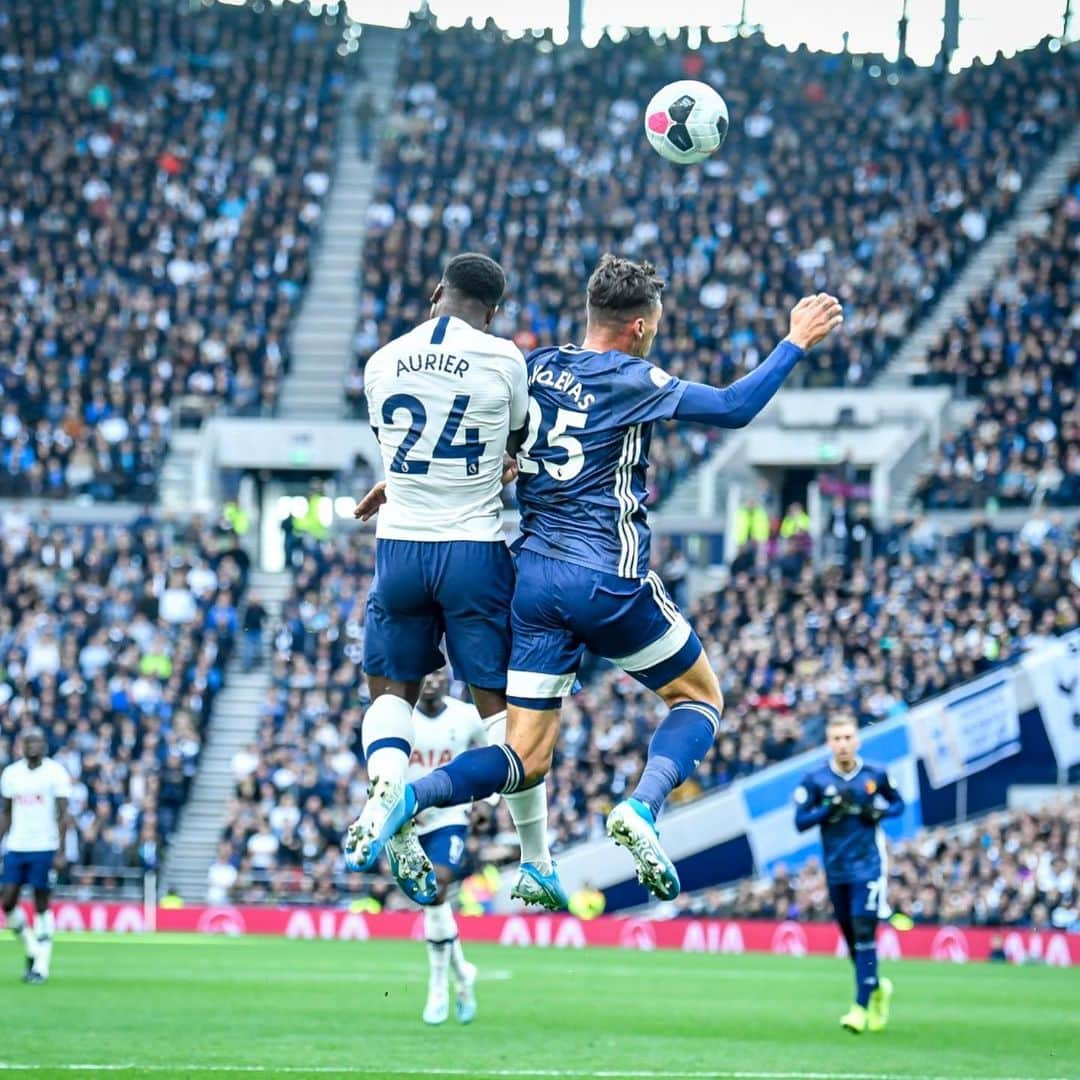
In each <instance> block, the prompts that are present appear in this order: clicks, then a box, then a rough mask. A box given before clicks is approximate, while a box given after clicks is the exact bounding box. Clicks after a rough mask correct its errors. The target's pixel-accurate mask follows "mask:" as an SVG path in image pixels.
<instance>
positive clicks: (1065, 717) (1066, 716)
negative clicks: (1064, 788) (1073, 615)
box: [1024, 630, 1080, 769]
mask: <svg viewBox="0 0 1080 1080" xmlns="http://www.w3.org/2000/svg"><path fill="white" fill-rule="evenodd" d="M1024 670H1025V672H1026V673H1027V676H1028V678H1029V679H1030V680H1031V691H1032V693H1033V694H1034V695H1035V701H1036V703H1037V704H1038V706H1039V712H1040V713H1041V714H1042V718H1043V725H1044V726H1045V728H1046V735H1047V737H1048V738H1049V740H1050V745H1051V746H1052V747H1053V748H1054V757H1055V758H1057V763H1058V767H1059V768H1062V769H1068V768H1070V767H1071V766H1072V765H1075V764H1076V763H1077V762H1078V761H1080V630H1076V631H1074V632H1073V633H1071V634H1067V635H1066V636H1065V637H1063V638H1062V639H1061V640H1060V641H1056V642H1054V644H1053V645H1051V646H1050V647H1049V648H1046V649H1043V650H1041V651H1040V652H1037V653H1035V654H1034V655H1033V656H1030V657H1028V658H1027V659H1026V660H1025V661H1024Z"/></svg>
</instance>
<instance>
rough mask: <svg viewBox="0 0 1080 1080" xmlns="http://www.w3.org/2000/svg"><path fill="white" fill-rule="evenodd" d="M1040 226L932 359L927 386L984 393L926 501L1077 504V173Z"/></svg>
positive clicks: (931, 476)
mask: <svg viewBox="0 0 1080 1080" xmlns="http://www.w3.org/2000/svg"><path fill="white" fill-rule="evenodd" d="M1044 224H1045V226H1046V227H1045V231H1042V232H1034V233H1030V234H1028V235H1025V236H1023V237H1021V239H1020V241H1019V243H1018V245H1017V248H1016V252H1015V254H1014V255H1013V258H1012V260H1011V262H1010V264H1009V267H1008V270H1007V271H1006V272H1005V273H1004V274H1002V275H1000V276H999V277H998V278H997V279H996V281H995V282H994V285H993V288H992V289H990V290H988V291H987V292H985V293H983V294H981V295H979V296H977V297H976V298H975V299H974V300H972V301H971V303H970V304H969V306H968V309H967V311H966V312H965V314H964V315H963V316H962V317H960V318H958V319H956V320H955V322H954V323H953V325H952V327H950V329H949V330H948V331H947V332H946V333H945V334H944V335H943V336H942V338H941V339H940V340H939V341H938V342H937V344H936V346H935V347H934V349H933V350H932V351H931V354H930V356H929V358H928V359H929V367H930V371H929V372H928V374H927V375H926V376H924V377H923V380H922V381H924V382H929V383H933V384H941V383H946V384H951V385H953V386H955V387H958V388H962V389H963V390H966V391H967V392H969V393H971V394H973V395H978V396H980V397H981V398H982V400H981V402H980V404H979V408H978V412H977V413H976V415H975V419H974V421H973V422H972V424H971V425H970V426H969V427H967V428H965V429H964V430H962V431H961V432H959V433H958V434H956V435H954V436H952V437H951V438H948V439H946V440H945V441H944V443H943V444H942V445H941V447H940V448H939V449H938V451H937V454H936V455H935V457H934V461H933V463H932V465H931V466H930V468H929V469H928V471H927V473H926V475H925V476H924V477H923V478H922V480H921V482H920V484H919V487H918V489H917V491H916V498H918V499H920V500H921V501H922V502H923V504H924V505H925V506H927V507H929V508H934V509H955V508H969V507H983V506H986V505H987V503H988V502H991V501H993V502H996V503H997V504H998V505H1000V506H1026V505H1029V504H1031V503H1032V502H1036V503H1040V502H1041V503H1045V504H1046V505H1049V506H1076V505H1078V504H1080V409H1078V407H1077V394H1078V392H1080V366H1078V364H1077V355H1078V353H1080V320H1078V318H1077V310H1078V306H1077V300H1078V296H1080V293H1078V285H1077V280H1076V269H1075V268H1076V261H1077V255H1078V246H1080V171H1076V172H1074V173H1073V174H1072V176H1071V177H1070V178H1069V184H1068V188H1067V190H1066V191H1065V192H1063V193H1062V197H1061V199H1060V200H1059V202H1058V203H1057V205H1056V206H1055V207H1053V208H1052V210H1051V211H1050V212H1049V214H1048V220H1047V221H1046V222H1045V223H1044Z"/></svg>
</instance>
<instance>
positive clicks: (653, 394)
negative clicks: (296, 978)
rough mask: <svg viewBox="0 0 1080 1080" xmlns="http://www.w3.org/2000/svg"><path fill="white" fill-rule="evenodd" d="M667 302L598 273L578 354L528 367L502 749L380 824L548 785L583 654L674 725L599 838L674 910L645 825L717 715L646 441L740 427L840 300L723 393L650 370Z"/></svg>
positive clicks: (389, 831) (439, 779)
mask: <svg viewBox="0 0 1080 1080" xmlns="http://www.w3.org/2000/svg"><path fill="white" fill-rule="evenodd" d="M662 289H663V282H662V281H660V280H659V279H658V278H657V277H656V275H655V273H654V271H653V268H652V267H651V266H650V265H649V264H648V263H641V264H637V263H633V262H631V261H629V260H626V259H619V258H616V257H615V256H613V255H605V256H604V257H603V258H602V259H601V261H600V265H599V266H598V267H597V269H596V271H595V272H594V273H593V275H592V277H591V278H590V279H589V285H588V306H587V313H588V325H587V328H586V333H585V340H584V342H583V343H582V345H581V346H580V347H579V346H573V345H567V346H564V347H562V348H547V349H540V350H537V351H536V352H534V353H532V354H531V355H530V356H529V357H528V360H527V363H528V372H529V408H528V428H527V433H526V437H525V442H524V444H523V446H522V449H521V452H520V454H519V455H518V472H519V476H518V498H519V503H520V507H521V526H522V534H523V535H522V539H521V541H520V544H519V549H518V550H519V554H518V558H517V565H516V569H517V584H516V586H515V590H514V599H513V604H512V608H511V630H512V644H511V657H510V671H509V672H508V675H507V701H508V703H509V719H508V731H507V736H508V738H507V741H508V746H507V747H500V748H484V749H478V750H470V751H468V752H467V753H465V754H462V755H461V756H460V757H459V758H457V759H456V760H455V761H453V762H451V763H450V764H449V765H448V766H446V767H445V768H441V769H436V770H435V771H434V772H432V773H431V774H429V775H428V776H426V777H423V778H422V779H420V780H418V781H417V782H416V783H415V784H412V785H410V787H411V788H412V796H413V797H412V798H411V799H409V800H404V799H403V800H402V802H401V804H399V806H398V808H396V810H395V811H394V812H393V813H391V814H389V815H387V817H386V819H385V820H384V822H383V826H384V833H383V835H384V836H385V837H387V838H388V837H389V836H390V835H393V833H394V832H395V831H396V829H397V828H398V827H399V826H400V825H401V824H402V823H403V822H404V821H405V820H406V819H407V816H408V810H407V808H406V806H405V803H406V801H408V802H409V803H412V804H414V805H415V807H416V808H418V809H423V808H424V807H427V806H447V805H454V804H456V803H460V802H467V801H470V800H473V799H477V798H483V797H485V796H487V795H489V794H491V793H493V792H496V791H501V792H512V791H517V790H519V789H520V788H521V787H524V786H527V785H529V784H532V783H536V781H537V780H539V779H541V778H543V777H544V776H546V775H547V772H548V770H549V769H550V767H551V761H552V755H553V753H554V749H555V743H556V740H557V738H558V733H559V713H560V709H561V705H562V699H563V697H564V696H566V695H567V694H568V693H570V692H571V690H572V687H573V684H574V680H575V676H576V674H577V668H578V664H579V662H580V659H581V656H582V653H583V651H584V650H585V649H586V648H588V649H589V650H590V651H592V652H594V653H596V654H597V655H600V656H605V657H608V658H610V659H611V660H613V661H614V662H615V663H617V664H619V665H620V666H622V667H623V668H624V669H625V670H626V671H628V672H629V673H631V674H632V675H634V677H635V678H637V679H638V680H639V681H640V682H642V683H643V684H644V685H646V686H648V687H649V688H650V689H652V690H654V691H656V693H657V694H659V696H660V697H661V698H662V699H663V701H664V703H665V704H666V705H667V706H668V708H669V710H670V711H669V713H668V715H667V716H666V717H665V719H664V720H663V722H662V723H661V724H660V726H659V728H658V729H657V731H656V733H655V734H654V736H653V739H652V741H651V743H650V745H649V755H648V762H647V764H646V766H645V770H644V772H643V773H642V776H641V779H640V781H639V783H638V785H637V788H636V789H635V791H634V793H633V795H632V797H631V798H629V799H626V800H624V801H623V802H621V803H619V804H618V805H617V806H616V807H615V808H614V809H613V810H612V812H611V814H610V815H609V817H608V822H607V828H608V833H609V835H610V836H612V838H613V839H614V840H615V841H616V842H617V843H618V844H620V845H622V846H623V847H626V848H627V849H628V850H629V852H630V853H631V855H632V856H633V858H634V862H635V867H636V871H637V875H638V877H639V879H640V880H641V881H642V882H643V883H644V884H645V885H646V886H647V887H648V888H649V889H650V890H651V891H652V892H653V893H654V894H655V895H657V896H659V897H661V898H664V899H670V898H672V897H674V896H676V895H678V892H679V879H678V874H677V873H676V871H675V866H674V864H673V863H672V861H671V860H670V859H669V858H668V856H667V854H666V853H665V852H664V851H663V849H662V848H661V846H660V844H659V840H658V837H657V831H656V817H657V815H658V813H659V811H660V807H661V806H662V805H663V802H664V800H665V799H666V798H667V795H668V794H669V793H670V792H671V791H672V790H673V789H674V788H675V787H677V786H678V785H679V784H681V783H682V782H683V781H684V780H685V779H686V778H687V777H688V776H689V775H690V774H691V773H692V772H693V770H694V769H695V768H696V766H697V765H698V764H699V763H700V762H701V760H702V758H704V757H705V755H706V753H708V751H709V748H710V747H711V746H712V744H713V740H714V739H715V737H716V734H717V731H718V729H719V724H720V713H721V710H722V708H723V698H722V696H721V693H720V686H719V682H718V681H717V678H716V675H715V673H714V672H713V670H712V668H711V667H710V666H709V663H708V661H707V659H706V657H705V654H704V652H703V650H702V647H701V642H700V641H699V640H698V638H697V635H696V634H695V633H694V632H693V630H692V629H691V627H690V625H689V624H688V623H687V622H686V620H685V619H684V618H683V617H682V615H681V614H680V613H679V611H678V609H677V607H676V606H675V604H674V602H673V601H672V600H671V598H670V597H669V596H668V595H667V593H666V592H665V590H664V587H663V585H662V584H661V583H660V581H659V579H658V578H657V577H656V576H655V575H654V574H650V573H649V571H648V565H649V528H648V524H647V516H646V511H645V505H644V504H645V495H646V476H647V472H648V464H649V460H648V451H649V440H650V437H651V433H652V425H653V424H654V423H655V422H656V421H657V420H669V419H676V420H682V421H690V422H696V423H701V424H707V425H710V426H713V427H727V428H736V427H742V426H744V425H746V424H748V423H749V422H750V421H751V420H752V419H753V418H754V417H755V416H756V415H757V414H758V413H759V412H760V411H761V409H762V408H764V406H765V405H766V403H767V402H768V401H769V400H770V399H771V398H772V397H773V395H774V394H775V393H776V391H777V390H778V389H779V388H780V386H781V384H782V383H783V381H784V378H785V377H786V376H787V375H788V373H789V372H790V371H791V370H792V369H793V368H794V367H795V365H796V364H797V363H798V361H799V360H800V358H801V357H802V356H803V353H804V352H805V350H806V349H809V348H810V347H812V346H813V345H815V344H817V343H818V342H819V341H821V340H822V339H823V338H824V337H825V336H826V335H828V334H829V333H830V332H831V331H832V330H833V329H835V328H836V327H837V326H839V325H840V323H841V322H842V321H843V317H842V313H841V309H840V304H839V302H838V301H837V300H836V299H835V298H834V297H831V296H827V295H825V294H819V295H818V296H814V297H807V298H805V299H803V300H801V301H800V302H799V303H798V305H796V307H795V308H794V310H793V311H792V314H791V327H790V332H789V334H788V337H787V338H786V339H785V340H784V341H782V342H781V343H780V344H779V345H778V346H777V347H776V349H775V350H774V351H773V352H772V354H771V355H770V356H769V357H768V358H767V359H766V360H765V361H763V362H762V363H761V364H760V365H759V366H758V367H757V368H756V369H755V370H754V371H753V372H751V373H750V374H749V375H747V376H745V377H744V378H742V379H740V380H739V381H738V382H736V383H734V384H733V385H731V386H729V387H726V388H724V389H718V388H716V387H712V386H706V385H703V384H700V383H690V382H684V381H683V380H681V379H676V378H673V377H671V376H669V375H668V374H666V373H665V372H664V371H662V370H661V369H660V368H658V367H655V366H653V365H652V364H650V363H649V362H648V361H647V360H645V356H646V355H647V354H648V352H649V349H650V348H651V346H652V343H653V340H654V338H655V337H656V333H657V329H658V328H659V324H660V317H661V314H662V311H663V305H662V304H661V299H660V297H661V291H662Z"/></svg>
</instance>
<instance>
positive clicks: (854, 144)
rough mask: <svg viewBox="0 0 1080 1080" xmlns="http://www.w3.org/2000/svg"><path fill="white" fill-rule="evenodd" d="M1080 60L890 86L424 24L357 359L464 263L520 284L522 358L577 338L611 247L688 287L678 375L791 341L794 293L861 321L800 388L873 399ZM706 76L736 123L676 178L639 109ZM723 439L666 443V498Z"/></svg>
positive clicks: (403, 88)
mask: <svg viewBox="0 0 1080 1080" xmlns="http://www.w3.org/2000/svg"><path fill="white" fill-rule="evenodd" d="M1075 61H1076V53H1075V51H1066V52H1065V53H1064V54H1061V55H1058V56H1056V57H1055V58H1054V61H1053V63H1047V62H1046V52H1045V49H1044V48H1039V49H1035V50H1033V51H1031V52H1028V53H1022V54H1020V55H1018V56H1017V57H1015V58H1014V59H1012V60H1008V61H1001V62H999V63H997V64H994V65H993V66H990V67H983V66H981V65H979V64H976V65H975V66H974V67H973V68H971V69H969V70H967V71H965V72H963V73H962V74H960V75H958V76H954V77H953V76H949V77H945V78H942V77H940V76H938V75H937V74H935V73H932V72H929V71H914V70H912V71H904V72H903V73H902V74H900V75H898V76H897V75H894V74H890V75H889V76H888V77H886V76H885V73H884V71H883V68H882V67H881V66H880V65H875V64H873V63H872V60H871V59H867V58H861V57H860V58H856V59H852V58H848V57H842V56H840V57H838V56H831V55H824V54H811V53H809V52H806V51H800V52H796V53H794V54H791V53H788V52H786V51H783V50H780V49H774V48H771V47H769V46H768V45H766V44H765V43H764V41H763V40H762V39H761V38H760V37H752V38H747V39H736V40H734V41H731V42H727V43H724V44H722V45H716V46H714V45H706V46H704V47H703V48H702V50H701V51H700V52H697V53H690V52H688V51H687V50H686V49H685V48H683V47H681V46H680V47H677V48H673V47H672V46H671V44H661V43H657V42H653V41H652V40H651V39H650V38H649V37H648V36H647V35H643V34H639V35H632V36H631V38H630V39H629V41H627V42H625V43H623V44H613V43H610V42H606V43H604V44H601V45H600V46H599V47H598V48H596V49H592V50H586V51H584V52H581V53H578V54H577V55H576V56H570V55H568V54H566V53H564V52H559V51H552V49H551V47H550V44H548V43H546V42H543V41H540V42H537V41H535V40H531V39H528V38H526V39H524V40H522V41H519V42H510V41H506V40H503V39H501V37H500V36H498V35H496V34H494V33H492V32H487V31H477V30H472V29H468V28H466V29H462V30H449V31H444V32H438V33H436V32H435V31H434V30H433V29H429V30H423V29H421V30H419V31H417V32H414V34H413V36H412V37H411V38H410V39H409V41H408V43H407V45H406V48H405V50H404V53H403V56H402V61H401V65H400V71H401V85H400V88H399V97H398V102H397V108H396V111H395V113H394V114H393V116H392V117H391V134H390V136H389V137H388V146H387V148H386V150H385V152H384V155H383V168H382V174H381V183H380V190H379V192H378V194H377V196H376V198H375V201H374V202H373V204H372V206H371V208H370V216H369V222H368V239H367V241H366V247H365V258H364V270H363V280H362V298H361V308H360V313H359V319H358V326H357V334H356V342H355V347H356V351H357V355H358V358H359V361H360V365H361V367H362V364H363V361H364V360H366V358H367V357H368V356H369V355H370V354H371V352H372V351H373V350H374V349H375V348H376V347H377V345H378V344H379V343H381V342H384V341H386V340H387V339H389V338H390V337H392V336H394V335H396V334H399V333H401V332H402V331H404V330H405V329H406V328H408V327H409V326H411V325H415V323H416V322H417V321H420V320H422V319H423V318H424V317H426V310H427V308H426V302H427V297H428V296H429V293H430V289H431V285H432V282H433V281H434V280H435V279H436V277H437V275H438V273H439V270H440V267H441V263H442V261H444V259H445V258H446V255H447V253H448V252H453V251H457V250H461V249H466V248H475V249H479V250H483V251H487V252H490V253H491V254H493V255H495V256H496V257H498V258H500V259H501V260H502V261H503V263H504V264H505V265H506V267H507V269H508V271H509V274H510V295H509V297H508V301H507V303H506V304H505V305H504V310H503V313H502V314H501V316H500V317H499V318H498V320H497V322H496V327H495V329H496V330H497V331H498V332H501V333H503V334H505V335H507V336H512V337H514V338H515V340H517V341H518V343H519V344H520V345H521V346H522V348H523V349H526V350H527V349H528V348H531V347H533V346H535V345H537V344H546V343H550V342H553V341H567V340H570V339H574V338H578V337H580V331H581V328H582V325H583V307H584V305H583V299H584V297H583V292H584V289H583V286H584V282H585V280H586V278H587V276H588V274H589V272H590V270H591V268H592V266H593V264H594V263H595V262H596V259H597V257H598V256H599V254H600V253H601V252H603V251H604V250H606V249H609V248H611V249H615V250H617V251H618V252H619V253H620V254H626V255H632V256H639V257H648V258H650V259H652V260H653V261H654V262H656V263H657V264H658V265H659V266H660V268H661V270H662V272H663V274H664V275H665V277H666V278H667V279H668V280H669V282H670V288H669V290H668V294H667V295H668V298H669V299H668V315H667V320H666V326H665V328H664V330H663V333H662V335H661V342H660V344H659V346H658V347H657V350H656V359H657V360H658V361H659V362H660V363H662V364H663V365H664V366H665V367H667V368H668V369H669V370H670V371H671V372H673V373H674V374H678V375H684V376H688V377H693V378H699V379H709V380H711V381H713V382H721V383H724V382H728V381H730V380H731V379H732V378H733V377H735V376H736V375H738V374H740V373H741V372H743V371H744V370H746V369H748V368H750V367H752V366H754V364H756V363H757V362H758V360H760V358H761V357H762V356H763V355H764V352H766V351H767V350H768V349H769V348H771V347H772V345H773V344H774V343H775V342H776V341H777V340H779V338H780V337H782V336H783V334H784V333H785V332H786V311H787V307H788V305H789V304H790V303H791V302H792V301H793V300H794V299H795V298H797V297H798V296H800V295H802V294H804V293H806V292H816V291H818V290H819V289H821V288H826V287H828V288H830V289H832V290H834V291H836V292H837V293H838V294H839V295H840V297H841V298H842V299H843V300H844V302H845V304H846V305H847V308H848V317H847V323H846V326H845V330H844V333H843V334H842V335H840V336H839V337H838V338H837V339H836V344H830V345H828V346H826V347H824V348H822V349H821V350H819V351H818V352H816V353H815V354H814V356H813V358H812V360H811V361H810V362H808V364H807V365H806V367H805V368H804V372H805V374H804V376H803V377H804V378H805V380H806V381H807V382H808V383H809V384H811V385H836V384H839V385H863V384H865V383H866V382H867V381H868V380H869V379H870V378H871V377H872V375H873V374H874V373H875V372H876V371H877V370H879V368H880V366H881V364H882V363H883V362H884V361H885V360H886V359H887V358H888V356H889V355H890V354H891V352H892V351H893V349H894V348H895V347H896V346H897V345H898V344H899V342H900V341H901V340H902V339H903V337H904V335H905V333H906V331H907V329H908V328H909V327H910V325H911V324H912V322H913V320H915V319H916V318H918V316H919V315H920V314H921V313H922V312H924V311H925V310H927V308H928V307H929V306H930V305H932V304H933V302H934V300H935V299H936V298H937V297H938V296H939V295H940V293H941V290H942V288H943V287H944V286H945V285H946V284H947V283H948V282H949V281H950V280H951V279H952V277H953V276H954V275H955V273H956V272H957V270H958V269H959V267H960V266H961V265H962V264H963V263H964V261H965V260H966V258H967V257H968V255H969V254H970V252H971V251H972V250H973V249H974V248H975V247H976V246H977V245H978V243H979V242H980V241H981V240H982V238H983V237H984V235H986V233H987V231H988V230H989V229H992V228H993V227H994V226H995V225H996V224H997V223H999V222H1000V221H1001V220H1002V219H1003V218H1005V217H1007V216H1008V215H1009V214H1010V213H1011V211H1012V210H1013V208H1014V207H1015V204H1016V200H1017V198H1018V194H1019V191H1020V189H1021V187H1022V185H1023V184H1024V182H1025V181H1026V180H1027V178H1028V177H1030V176H1031V174H1032V172H1033V170H1034V169H1035V168H1036V167H1037V165H1038V164H1039V163H1041V162H1042V161H1043V160H1044V158H1045V157H1046V155H1047V154H1048V153H1049V151H1050V150H1051V149H1052V148H1053V147H1054V146H1055V145H1056V143H1057V142H1058V140H1059V138H1060V137H1061V136H1062V134H1063V133H1065V132H1067V131H1069V130H1071V129H1072V127H1073V125H1074V124H1075V122H1076V118H1077V100H1078V97H1077V89H1076V86H1077V81H1076V80H1075V79H1073V78H1072V77H1071V72H1072V71H1073V70H1075ZM463 72H464V74H463ZM687 75H690V76H695V77H696V76H700V77H702V78H705V79H706V80H707V81H709V82H711V83H713V84H714V85H716V86H717V87H718V88H719V89H720V90H721V92H722V93H724V94H725V95H726V97H727V99H728V103H729V107H730V109H731V113H732V116H733V118H734V127H733V130H732V132H731V134H730V135H729V137H728V142H727V144H726V145H725V148H724V151H723V153H722V154H721V155H720V156H719V157H718V158H717V159H715V160H713V161H710V162H709V163H707V164H706V165H704V166H703V167H702V169H701V170H688V171H684V172H679V171H677V170H676V169H674V168H673V167H670V166H667V165H663V164H661V163H659V162H657V161H656V159H655V158H654V157H653V156H652V154H651V152H650V151H649V150H648V148H647V147H646V145H645V142H644V140H643V139H641V138H640V137H639V125H640V110H641V103H642V102H644V101H647V100H648V99H649V97H650V96H651V94H652V92H653V90H654V89H655V88H656V87H657V86H659V85H661V84H662V83H663V82H664V81H666V80H667V79H671V78H680V77H686V76H687ZM508 92H509V93H510V94H512V96H513V99H514V101H515V102H516V104H515V107H514V108H513V109H507V107H506V100H507V93H508ZM733 178H734V179H733ZM361 385H362V373H361V374H360V375H359V376H358V378H357V379H356V380H354V382H353V383H352V384H351V387H350V396H351V398H352V400H353V401H354V402H355V403H356V404H357V405H358V406H362V395H361V393H360V386H361ZM708 445H709V437H708V436H707V435H706V434H705V433H704V432H702V431H699V430H694V429H688V430H687V429H683V430H681V431H680V430H676V429H669V430H667V432H666V433H665V437H664V438H662V439H660V438H658V439H656V440H654V444H653V446H654V449H653V455H652V456H653V459H654V462H655V464H656V465H657V469H656V472H655V476H654V479H655V481H656V488H657V494H663V493H665V492H666V491H667V490H668V489H669V488H670V487H671V486H672V484H673V483H674V481H675V480H676V479H677V478H678V476H679V475H680V474H681V473H683V472H685V471H686V470H687V469H688V468H689V466H690V465H691V464H692V463H693V461H694V460H695V459H696V458H698V457H700V456H701V455H702V454H703V453H704V452H706V451H707V449H708Z"/></svg>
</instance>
